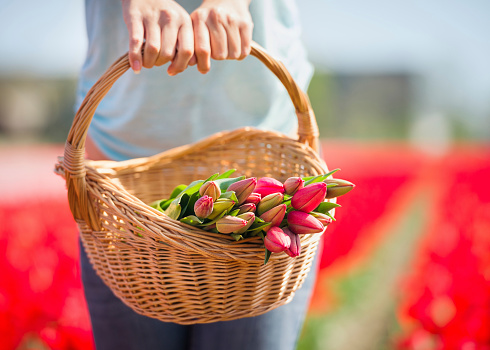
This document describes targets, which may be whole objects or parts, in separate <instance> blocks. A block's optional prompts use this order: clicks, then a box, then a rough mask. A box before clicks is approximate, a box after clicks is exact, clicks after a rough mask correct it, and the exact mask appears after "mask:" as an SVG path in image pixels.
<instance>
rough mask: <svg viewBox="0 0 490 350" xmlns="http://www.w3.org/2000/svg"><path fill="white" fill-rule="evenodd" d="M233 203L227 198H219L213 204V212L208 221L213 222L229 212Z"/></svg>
mask: <svg viewBox="0 0 490 350" xmlns="http://www.w3.org/2000/svg"><path fill="white" fill-rule="evenodd" d="M235 204H236V203H235V201H233V200H231V199H229V198H219V199H218V200H216V202H214V204H213V212H212V213H211V215H209V216H208V219H210V220H214V219H216V218H217V217H219V216H220V215H221V214H223V212H224V211H226V212H227V211H229V210H230V209H231V208H233V206H234V205H235Z"/></svg>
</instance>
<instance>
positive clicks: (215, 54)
mask: <svg viewBox="0 0 490 350" xmlns="http://www.w3.org/2000/svg"><path fill="white" fill-rule="evenodd" d="M226 56H227V55H226V53H225V52H224V51H219V52H213V53H212V54H211V57H212V58H213V59H214V60H218V61H222V60H225V59H226Z"/></svg>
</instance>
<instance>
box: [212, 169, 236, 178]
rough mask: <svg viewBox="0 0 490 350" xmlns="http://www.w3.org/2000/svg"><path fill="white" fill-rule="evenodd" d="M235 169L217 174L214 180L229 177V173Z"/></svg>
mask: <svg viewBox="0 0 490 350" xmlns="http://www.w3.org/2000/svg"><path fill="white" fill-rule="evenodd" d="M235 171H236V169H230V170H228V171H226V172H224V173H223V174H221V175H218V177H216V180H219V179H226V178H229V177H230V175H231V174H233V173H234V172H235Z"/></svg>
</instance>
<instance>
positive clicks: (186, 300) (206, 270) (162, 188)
mask: <svg viewBox="0 0 490 350" xmlns="http://www.w3.org/2000/svg"><path fill="white" fill-rule="evenodd" d="M251 54H252V55H253V56H255V57H257V58H258V59H259V60H261V61H262V62H263V63H264V64H265V65H266V66H267V67H268V68H269V69H270V70H271V71H272V72H273V73H274V74H275V75H276V76H277V77H278V78H279V79H280V81H281V82H282V84H283V85H284V86H285V87H286V89H287V90H288V92H289V95H290V97H291V100H292V102H293V104H294V106H295V108H296V111H297V115H298V124H299V125H298V135H299V136H298V138H297V139H292V138H290V137H287V136H286V135H283V134H280V133H277V132H271V131H262V130H257V129H254V128H241V129H238V130H234V131H227V132H221V133H217V134H214V135H212V136H211V137H209V138H207V139H205V140H202V141H200V142H197V143H195V144H191V145H186V146H182V147H178V148H175V149H171V150H169V151H166V152H163V153H160V154H158V155H156V156H152V157H148V158H138V159H132V160H129V161H123V162H112V161H86V160H85V159H84V151H85V149H84V148H85V138H86V134H87V129H88V127H89V125H90V122H91V119H92V117H93V115H94V112H95V109H96V108H97V105H98V104H99V103H100V101H101V100H102V99H103V98H104V96H105V95H106V93H107V92H108V90H109V89H110V88H111V86H112V85H113V84H114V82H115V81H116V80H117V79H118V78H119V77H120V76H121V75H122V74H123V73H124V72H126V71H127V70H128V69H129V61H128V57H127V55H124V56H123V57H121V58H120V59H119V60H118V61H116V62H115V63H114V64H113V65H112V66H111V67H110V68H109V69H108V70H107V72H106V73H105V74H104V75H103V76H102V77H101V78H100V79H99V81H97V83H96V84H95V85H94V86H93V87H92V89H91V90H90V91H89V93H88V94H87V96H86V98H85V100H84V101H83V103H82V105H81V107H80V109H79V110H78V112H77V114H76V116H75V119H74V122H73V125H72V127H71V130H70V132H69V135H68V138H67V142H66V146H65V154H64V157H63V158H60V160H59V162H58V164H57V165H56V171H57V172H58V174H60V175H62V176H63V177H64V178H65V180H66V185H67V189H68V199H69V204H70V208H71V211H72V213H73V216H74V218H75V220H76V222H77V223H78V225H79V228H80V232H81V239H82V242H83V245H84V247H85V249H86V251H87V254H88V256H89V259H90V261H91V263H92V264H93V266H94V267H95V270H96V272H97V273H98V274H99V276H100V277H101V278H102V280H103V281H104V282H105V283H106V284H107V285H108V286H109V287H110V288H111V289H112V290H113V292H114V293H115V294H116V295H117V296H118V297H119V298H120V299H121V300H122V301H123V302H124V303H125V304H127V305H128V306H129V307H131V308H132V309H133V310H135V311H136V312H138V313H140V314H143V315H146V316H149V317H153V318H156V319H159V320H162V321H166V322H176V323H180V324H195V323H208V322H215V321H225V320H232V319H237V318H241V317H247V316H256V315H260V314H263V313H265V312H267V311H269V310H272V309H274V308H276V307H278V306H280V305H283V304H285V303H287V302H289V301H290V300H291V299H292V298H293V296H294V293H295V291H296V290H297V289H298V288H300V287H301V285H302V283H303V281H304V279H305V277H306V275H307V274H308V272H309V270H310V267H311V264H312V261H313V258H314V256H315V252H316V249H317V245H318V242H319V240H320V238H321V234H314V235H304V236H303V237H302V238H301V243H302V253H301V255H300V256H299V257H297V258H290V257H288V256H287V255H286V254H284V253H281V254H273V255H272V257H271V258H270V260H269V262H268V264H267V265H264V247H263V244H262V242H261V240H253V239H252V240H245V241H239V242H235V241H234V240H233V239H232V238H231V237H229V236H228V235H222V234H215V233H210V232H205V231H202V230H200V229H197V228H194V227H192V226H188V225H186V224H183V223H180V222H178V221H175V220H172V219H170V218H169V217H167V216H166V215H164V214H162V213H161V212H158V211H157V210H155V209H153V208H151V207H150V206H149V205H148V203H151V202H153V201H154V200H158V199H161V198H168V197H169V195H170V193H171V191H172V189H173V188H174V187H175V186H176V185H179V184H187V183H190V182H191V181H193V180H196V179H205V178H207V177H208V176H210V175H212V174H214V173H217V172H220V173H222V172H224V171H226V170H228V169H232V168H234V169H237V172H236V173H235V174H234V175H246V176H255V177H262V176H272V177H275V178H277V179H279V180H285V179H286V178H287V177H289V176H309V175H318V174H324V173H326V172H328V170H327V167H326V165H325V163H324V161H323V160H322V159H321V158H320V157H319V156H318V154H317V152H316V147H317V141H318V128H317V124H316V120H315V117H314V114H313V112H312V109H311V106H310V103H309V100H308V98H307V96H306V95H305V94H304V93H303V92H302V91H301V90H300V89H299V88H298V86H297V85H296V83H295V82H294V80H293V79H292V78H291V76H290V75H289V73H288V72H287V70H286V69H285V67H284V66H283V65H282V64H281V63H280V62H278V61H276V60H274V59H273V58H272V57H270V56H269V55H268V54H267V53H266V52H265V51H264V50H263V49H262V48H260V47H259V46H258V45H257V44H255V43H254V44H253V47H252V53H251ZM236 64H240V63H239V62H237V63H236Z"/></svg>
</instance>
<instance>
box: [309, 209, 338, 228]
mask: <svg viewBox="0 0 490 350" xmlns="http://www.w3.org/2000/svg"><path fill="white" fill-rule="evenodd" d="M310 214H311V215H313V216H314V217H315V218H317V219H318V221H320V222H321V223H322V225H323V226H325V227H327V226H328V225H329V224H331V223H332V221H333V220H332V218H331V217H330V216H328V215H326V214H322V213H316V212H311V213H310Z"/></svg>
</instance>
